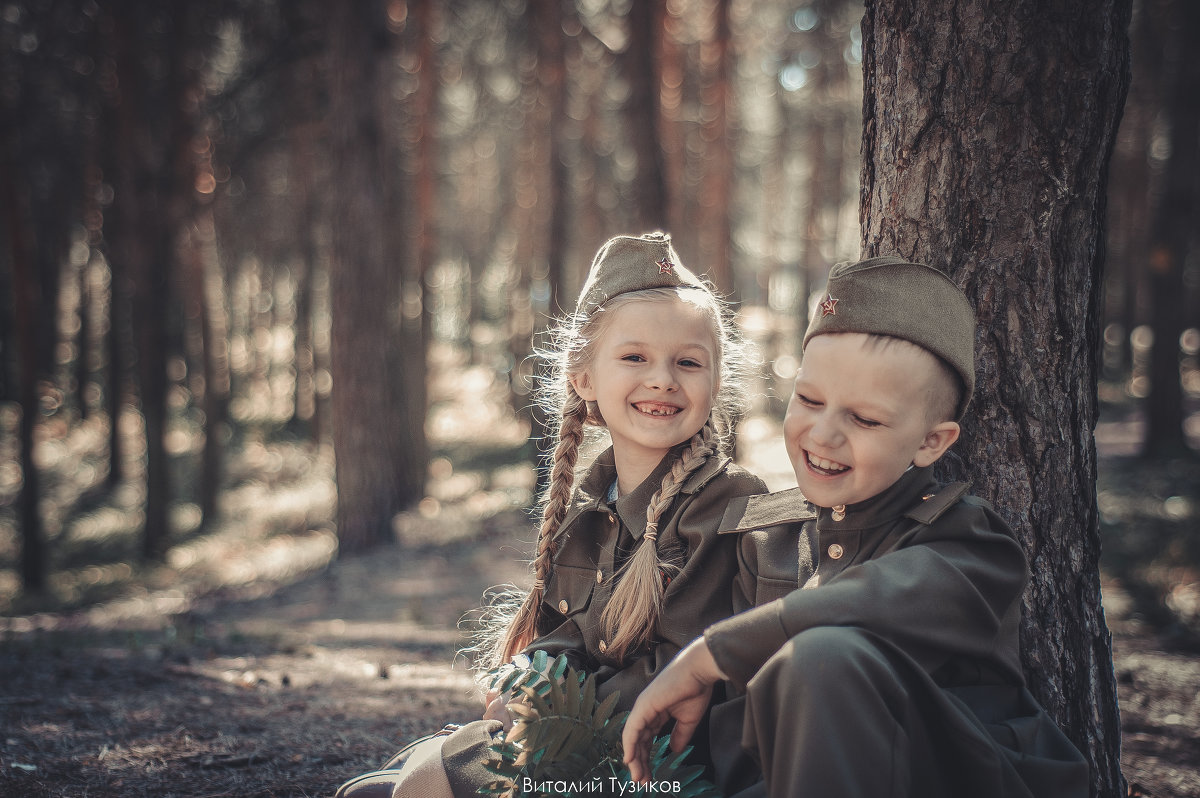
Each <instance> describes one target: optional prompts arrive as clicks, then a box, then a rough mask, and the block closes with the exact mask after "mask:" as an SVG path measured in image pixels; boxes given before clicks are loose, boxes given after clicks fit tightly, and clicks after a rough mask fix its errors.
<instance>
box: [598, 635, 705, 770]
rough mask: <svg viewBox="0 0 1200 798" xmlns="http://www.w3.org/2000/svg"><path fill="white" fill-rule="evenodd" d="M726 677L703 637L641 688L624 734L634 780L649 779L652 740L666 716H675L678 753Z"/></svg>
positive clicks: (673, 734) (674, 740) (674, 741)
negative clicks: (715, 685) (714, 685)
mask: <svg viewBox="0 0 1200 798" xmlns="http://www.w3.org/2000/svg"><path fill="white" fill-rule="evenodd" d="M724 678H725V674H724V673H722V672H721V669H720V668H719V667H718V666H717V662H716V660H714V659H713V656H712V652H711V651H709V650H708V643H706V642H705V640H704V638H703V637H700V638H697V639H696V640H694V641H693V642H691V643H690V644H688V647H687V648H685V649H684V650H683V651H681V652H679V655H678V656H677V657H675V659H674V661H672V662H671V664H670V665H668V666H667V667H666V668H664V669H663V672H662V673H660V674H659V675H658V676H657V677H655V679H654V681H652V682H650V685H649V686H648V687H647V688H646V689H645V690H643V691H642V694H641V695H640V696H638V699H637V701H636V702H634V705H633V709H632V710H630V712H629V717H628V719H626V721H625V731H624V732H623V733H622V734H621V742H622V743H623V744H624V746H625V763H626V764H627V765H629V775H630V776H631V777H632V778H633V780H634V781H635V782H638V783H644V782H645V781H647V780H648V779H649V778H650V743H651V742H652V741H653V740H654V735H655V734H657V733H658V730H659V729H661V728H662V725H663V724H664V723H666V722H667V719H668V718H674V719H675V728H674V729H673V730H672V731H671V750H672V751H675V752H676V753H678V752H680V751H682V750H683V749H684V747H685V746H686V745H687V743H688V740H690V739H692V734H693V733H694V732H695V731H696V727H697V726H698V725H699V724H700V720H701V719H702V718H703V717H704V710H706V709H707V708H708V701H709V698H711V697H712V688H713V684H715V683H716V682H719V681H720V680H722V679H724Z"/></svg>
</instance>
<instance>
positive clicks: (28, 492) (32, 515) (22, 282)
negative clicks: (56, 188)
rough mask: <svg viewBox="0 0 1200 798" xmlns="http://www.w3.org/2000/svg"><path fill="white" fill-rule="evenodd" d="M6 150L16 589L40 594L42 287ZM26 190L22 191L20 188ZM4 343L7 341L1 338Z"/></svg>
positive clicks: (43, 566)
mask: <svg viewBox="0 0 1200 798" xmlns="http://www.w3.org/2000/svg"><path fill="white" fill-rule="evenodd" d="M0 146H2V147H4V148H5V150H6V151H5V152H3V153H0V158H2V159H3V164H4V167H5V168H4V173H5V175H7V177H6V178H5V179H4V180H3V181H0V184H2V186H3V189H2V190H3V199H2V201H0V209H2V210H3V213H4V219H3V223H4V228H5V233H6V235H5V237H6V238H7V239H8V243H9V248H10V251H9V260H10V262H11V264H12V298H13V306H14V307H13V310H14V314H13V315H14V317H15V318H14V320H15V322H16V325H15V326H16V329H15V330H14V332H15V335H14V338H15V339H16V344H17V353H16V360H17V401H18V404H19V405H20V407H21V420H20V421H19V422H18V424H19V427H18V430H17V437H18V448H19V450H20V451H19V457H20V465H21V490H20V493H19V494H18V496H17V502H16V504H17V524H18V526H20V528H21V589H22V590H23V591H24V592H26V593H40V592H42V591H43V590H45V589H46V584H47V580H48V578H49V566H48V561H47V557H46V544H45V534H44V530H43V524H42V516H41V513H40V512H39V511H38V499H39V494H40V493H41V490H40V485H39V475H38V470H37V467H36V465H35V464H34V462H33V444H34V435H33V433H34V426H35V425H36V423H37V419H38V416H39V415H40V413H39V403H38V377H39V364H38V351H39V347H38V341H37V336H38V335H39V332H40V330H41V329H42V327H41V325H39V324H37V323H36V321H35V320H36V319H37V318H38V316H39V314H41V313H42V312H43V308H42V301H41V300H42V296H41V290H40V288H39V286H38V283H37V279H36V277H35V274H34V265H33V264H34V257H33V252H34V247H35V242H33V241H30V240H29V235H28V232H27V231H28V230H29V229H30V225H29V222H28V209H27V208H28V204H27V202H24V201H22V197H21V196H20V194H19V193H18V191H17V187H16V186H15V185H14V183H15V179H14V175H16V174H17V172H16V170H15V164H14V163H13V162H12V160H13V159H12V158H10V157H9V153H8V151H7V150H8V149H9V146H10V142H8V141H0ZM21 193H27V192H21ZM6 343H7V341H6Z"/></svg>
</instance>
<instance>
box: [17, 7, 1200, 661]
mask: <svg viewBox="0 0 1200 798" xmlns="http://www.w3.org/2000/svg"><path fill="white" fill-rule="evenodd" d="M1194 5H1195V4H1194V3H1193V2H1192V1H1191V0H1139V1H1138V2H1135V3H1134V14H1133V19H1132V25H1131V29H1130V37H1131V43H1132V54H1133V82H1132V84H1131V87H1130V90H1129V94H1128V99H1127V101H1126V104H1125V109H1124V116H1123V118H1122V122H1121V126H1120V132H1119V137H1118V139H1117V142H1116V146H1115V149H1114V151H1113V153H1112V159H1111V167H1110V174H1109V185H1108V195H1107V196H1108V223H1107V231H1106V238H1107V257H1106V264H1105V272H1104V299H1103V307H1102V309H1101V314H1102V329H1103V340H1102V342H1101V347H1100V351H1098V352H1097V353H1096V356H1097V358H1099V359H1100V363H1101V364H1102V371H1101V382H1100V386H1099V391H1100V396H1099V398H1100V407H1101V425H1100V430H1099V432H1098V433H1097V440H1098V443H1099V451H1100V455H1101V459H1100V488H1101V490H1100V493H1099V509H1100V517H1101V529H1102V532H1103V534H1104V536H1105V537H1104V545H1105V554H1104V560H1103V564H1104V567H1105V571H1106V573H1107V574H1108V576H1109V577H1111V578H1113V579H1116V580H1119V582H1120V583H1121V584H1122V585H1123V586H1124V588H1125V589H1126V590H1127V591H1128V593H1129V595H1130V596H1131V597H1132V600H1133V601H1134V603H1135V604H1136V608H1137V612H1138V614H1139V617H1142V618H1144V619H1145V620H1146V621H1148V622H1149V623H1150V624H1151V625H1152V626H1153V627H1154V629H1156V630H1157V631H1158V632H1160V633H1161V634H1162V635H1164V636H1165V638H1166V639H1169V640H1172V641H1174V643H1175V644H1176V645H1178V646H1179V647H1180V648H1181V649H1183V650H1188V651H1195V650H1200V646H1198V645H1197V641H1200V567H1198V566H1200V540H1197V538H1196V535H1195V530H1196V518H1197V512H1198V511H1197V504H1196V503H1197V501H1200V471H1198V470H1197V468H1196V460H1195V452H1196V449H1197V447H1198V446H1200V416H1197V415H1196V410H1197V406H1198V400H1200V360H1198V358H1200V249H1198V248H1197V244H1198V241H1197V234H1196V230H1197V229H1200V226H1198V225H1197V221H1200V219H1198V218H1197V217H1198V216H1200V211H1198V209H1200V204H1198V203H1197V195H1198V193H1200V157H1198V156H1200V71H1198V69H1197V62H1196V60H1195V59H1193V58H1191V57H1190V56H1191V53H1190V49H1189V48H1190V47H1191V46H1192V44H1193V43H1194V42H1195V41H1196V40H1197V36H1200V26H1198V25H1197V20H1196V16H1197V15H1196V13H1195V9H1194V8H1193V6H1194ZM862 14H863V7H862V4H861V2H854V0H756V1H755V2H747V1H746V0H647V2H641V0H575V2H559V1H558V0H454V1H453V2H435V1H434V0H409V1H408V2H405V1H404V0H390V1H389V2H374V1H373V2H361V3H360V2H355V3H333V4H330V3H326V2H322V1H321V0H290V1H285V0H207V2H192V3H161V2H154V1H153V0H13V1H10V0H0V124H2V127H0V192H2V194H0V213H2V218H0V633H2V634H14V635H15V634H18V633H26V632H29V631H31V630H37V629H53V628H54V627H55V625H56V624H60V623H61V618H63V617H64V613H84V614H88V613H90V614H89V615H88V616H87V617H88V618H89V619H90V621H91V622H95V623H113V624H115V623H118V622H121V621H122V619H123V620H124V621H128V620H129V619H130V618H136V617H137V616H139V615H140V614H142V613H146V612H150V613H151V614H156V615H164V614H166V615H169V614H172V613H186V612H187V611H188V610H189V608H190V607H192V606H193V602H194V601H195V600H196V599H197V597H199V596H203V595H205V594H207V593H211V592H213V591H217V590H221V589H224V588H228V587H229V586H231V585H234V586H236V585H246V584H250V583H255V582H258V581H262V580H267V581H271V580H274V581H275V582H280V583H286V582H289V581H294V580H295V579H297V578H299V577H300V576H302V575H304V574H308V573H312V572H314V571H318V570H320V569H322V568H325V567H326V566H327V565H328V564H329V563H330V562H331V560H333V559H334V558H337V557H339V556H340V557H342V558H345V557H347V556H348V555H351V554H356V553H360V552H364V551H368V550H371V549H372V548H373V547H377V546H379V545H380V544H383V543H388V542H394V541H396V540H401V541H402V540H404V539H405V535H406V534H409V533H411V531H412V529H413V528H415V527H420V528H422V529H427V528H429V526H428V525H429V524H430V523H433V524H436V525H439V526H438V528H439V529H441V530H443V531H444V532H445V534H453V530H456V529H460V528H462V527H463V525H471V524H476V525H478V524H481V523H482V524H486V523H487V522H488V519H492V518H495V517H497V516H498V514H501V515H502V514H504V513H511V512H513V510H514V508H516V509H520V508H526V507H528V506H530V505H531V504H532V503H533V497H534V495H535V486H536V483H537V473H536V460H537V454H538V449H537V446H536V439H537V437H538V435H539V434H540V430H541V429H542V425H543V423H544V420H543V419H541V418H538V417H537V416H536V414H534V413H533V411H532V409H531V407H530V399H529V387H530V380H531V377H532V376H533V370H534V368H535V363H534V361H533V360H532V359H531V358H530V357H529V355H530V353H531V351H532V346H533V343H534V340H535V337H536V334H537V332H538V331H539V330H540V329H542V328H543V327H544V326H545V325H546V323H547V321H548V319H549V318H550V317H551V316H553V315H555V314H557V313H558V312H559V311H560V309H562V308H564V307H570V306H571V305H572V303H573V301H574V297H575V295H576V292H577V290H578V288H579V284H580V281H581V278H582V276H583V274H584V272H585V269H586V266H587V264H588V262H589V261H590V258H591V256H592V254H593V253H594V251H595V250H596V248H597V247H598V246H599V245H600V243H602V242H603V241H604V240H605V239H606V238H607V237H608V236H610V235H612V234H614V233H617V232H633V233H637V232H644V231H648V230H653V229H664V230H669V231H670V232H671V233H672V235H673V237H674V239H675V243H676V248H677V249H678V250H679V252H680V253H681V256H682V257H683V260H684V261H685V263H687V264H688V265H689V266H690V267H691V268H692V269H694V270H696V271H698V272H705V273H706V274H707V275H708V276H709V277H710V278H711V279H712V280H714V282H715V283H716V284H717V285H718V286H719V287H720V288H721V289H722V290H723V291H725V292H726V293H727V294H728V295H729V296H730V298H731V299H732V300H733V301H734V302H735V303H736V304H737V307H738V309H739V319H740V321H741V323H742V325H743V327H744V328H745V330H746V331H747V334H748V335H749V337H750V338H752V339H753V340H754V341H755V342H756V343H757V344H758V347H759V350H760V353H761V355H762V358H763V361H764V365H763V370H762V384H761V387H762V393H763V396H762V397H761V398H760V399H759V400H758V405H757V406H756V408H755V412H754V414H752V416H751V418H750V419H749V420H748V421H747V422H746V424H745V425H744V426H743V429H742V437H741V442H742V447H741V451H742V452H743V453H745V456H746V458H747V459H754V458H755V456H756V455H754V454H753V453H748V452H747V450H748V444H749V443H756V444H758V443H761V444H762V447H763V451H767V452H768V453H767V454H759V455H757V457H758V460H757V461H756V464H757V465H758V466H759V467H760V470H762V471H764V472H765V473H764V475H765V476H766V477H767V478H768V480H769V481H770V482H771V483H772V486H773V487H784V486H786V485H787V480H788V472H787V466H786V462H783V463H782V467H780V463H779V462H777V461H773V460H772V459H771V457H770V455H769V447H770V445H771V444H770V441H771V440H772V438H773V436H774V435H775V434H776V430H775V426H774V425H775V424H777V423H778V420H779V418H780V417H781V415H782V407H783V400H782V399H780V398H779V397H786V396H787V392H788V388H787V385H788V381H789V380H790V378H791V376H792V374H793V373H794V370H795V367H796V365H797V361H796V358H795V355H796V353H797V351H798V340H797V335H798V332H799V331H800V330H802V329H803V327H804V324H805V319H806V308H807V307H808V306H809V303H810V297H811V296H812V295H813V294H814V293H815V292H818V291H819V290H820V288H821V286H822V283H823V280H824V277H825V274H826V272H827V270H828V268H829V266H831V265H832V264H833V263H835V262H837V261H839V260H846V259H853V258H856V257H857V256H858V255H859V249H860V246H861V241H862V239H861V233H860V229H859V220H860V211H859V203H860V191H859V185H858V182H859V147H860V134H861V114H862V96H863V86H862V69H861V61H862V48H861V45H862V34H861V31H860V28H859V20H860V19H861V17H862ZM1034 367H1035V368H1036V367H1037V364H1034ZM335 451H336V453H337V458H336V462H335V457H334V453H335ZM516 525H517V526H519V525H520V524H519V522H518V523H517V524H516ZM406 530H407V531H406ZM514 559H515V556H514Z"/></svg>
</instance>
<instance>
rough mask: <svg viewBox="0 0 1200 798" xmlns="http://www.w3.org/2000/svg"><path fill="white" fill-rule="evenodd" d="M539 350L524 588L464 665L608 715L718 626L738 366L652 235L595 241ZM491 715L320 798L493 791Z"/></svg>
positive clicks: (491, 702)
mask: <svg viewBox="0 0 1200 798" xmlns="http://www.w3.org/2000/svg"><path fill="white" fill-rule="evenodd" d="M552 341H553V345H552V347H551V350H550V351H549V352H548V353H544V354H547V355H548V356H549V357H550V359H551V363H552V365H553V369H552V375H551V376H550V377H549V378H548V379H547V380H546V382H545V383H544V384H543V385H541V386H540V388H541V391H542V397H541V399H542V401H543V402H544V403H545V404H546V405H547V406H548V407H551V408H552V409H553V411H554V415H555V416H557V417H558V418H559V419H560V426H559V431H558V439H557V442H556V445H555V448H554V451H553V456H552V468H551V474H550V483H549V486H548V488H547V490H546V494H545V496H544V497H543V509H542V521H541V525H540V528H539V530H538V539H537V548H536V554H535V557H534V560H533V587H532V589H531V590H530V591H529V593H528V594H527V595H525V596H524V597H523V600H521V601H520V603H519V606H517V607H516V608H515V611H513V612H510V613H508V614H507V615H506V616H505V617H504V620H503V623H502V624H500V625H499V632H498V634H496V635H495V639H494V641H493V642H492V643H491V645H490V646H485V652H484V653H485V656H484V657H483V662H482V663H481V664H483V665H485V666H487V667H492V668H494V667H497V666H499V665H502V664H503V663H505V662H508V661H509V660H510V659H512V660H514V661H517V662H527V661H528V660H527V657H528V655H529V654H530V653H531V652H534V651H537V650H544V651H546V652H547V653H548V654H550V655H551V656H556V655H558V654H564V653H565V654H566V655H567V657H568V659H569V661H570V662H571V664H572V665H573V666H574V667H576V668H577V669H580V670H584V671H587V672H589V673H595V674H596V681H597V684H598V691H597V692H598V696H599V698H601V699H602V698H604V697H606V696H607V695H609V694H611V693H613V692H615V691H620V697H619V699H618V705H617V708H618V711H619V710H622V709H628V708H630V707H631V706H632V705H633V702H634V699H636V698H637V696H638V693H640V692H641V690H642V689H643V688H644V687H645V686H646V685H647V684H648V683H649V682H650V680H651V679H652V678H653V677H654V675H655V674H656V673H657V672H658V671H660V670H661V669H662V668H663V667H665V665H666V664H667V663H668V662H669V661H670V660H671V658H672V657H674V656H675V654H676V653H677V652H678V651H679V650H680V649H681V648H682V647H683V646H685V645H687V643H689V642H690V641H691V640H693V639H694V638H696V637H697V636H699V635H700V634H701V633H702V632H703V630H704V629H705V628H706V627H707V626H709V625H710V624H712V623H713V622H715V621H717V620H720V619H722V618H724V617H726V616H728V615H729V614H730V613H731V607H730V599H729V594H730V585H731V583H732V581H733V579H734V577H735V575H736V572H737V549H736V543H737V542H736V539H735V536H721V537H718V535H717V528H718V526H719V524H720V521H721V518H722V516H723V514H724V512H725V508H726V505H727V504H728V503H729V502H730V500H731V499H733V498H735V497H737V496H745V495H750V494H755V493H763V492H765V491H766V486H765V485H764V484H763V483H762V481H761V480H759V479H758V478H757V477H755V476H753V475H751V474H749V473H748V472H746V471H744V470H742V469H741V468H739V467H737V466H735V465H733V464H732V463H731V462H730V456H729V448H730V440H729V431H730V428H731V424H732V422H733V420H734V418H735V416H736V415H738V413H739V411H741V410H742V404H743V402H744V400H745V396H746V392H745V390H744V389H743V386H742V385H741V381H740V377H741V374H742V371H743V368H744V365H745V362H746V357H745V350H744V345H743V344H742V343H741V341H740V340H739V338H738V337H737V334H736V332H735V330H734V328H733V325H732V324H731V322H730V321H729V319H728V318H727V315H726V313H725V312H724V308H723V306H722V305H721V303H720V301H719V300H718V299H717V297H716V296H715V295H714V294H713V292H712V291H711V290H710V289H709V287H708V286H707V285H706V284H705V283H704V282H702V281H701V280H700V279H698V278H697V277H696V276H695V275H694V274H692V272H690V271H688V270H687V269H686V268H684V267H683V266H682V265H681V264H680V262H679V257H678V255H677V254H676V253H675V250H674V248H673V247H672V246H671V241H670V238H669V237H668V236H666V235H664V234H662V233H653V234H650V235H645V236H640V237H632V236H619V237H617V238H614V239H611V240H610V241H608V242H607V243H606V244H605V245H604V246H603V247H602V248H601V249H600V251H599V252H598V253H597V255H596V257H595V259H594V260H593V261H592V266H591V269H590V271H589V274H588V278H587V281H586V282H585V284H584V287H583V291H582V292H581V295H580V298H579V302H578V304H577V306H576V311H575V314H574V315H573V316H572V317H570V318H569V319H567V320H566V321H565V322H563V323H562V324H561V325H560V328H559V329H558V331H557V332H556V334H555V335H554V336H553V338H552ZM593 429H594V430H600V429H604V430H607V433H608V437H609V438H610V439H611V445H610V446H609V448H608V449H606V450H605V451H604V452H602V453H601V454H600V455H598V456H597V457H596V458H595V459H594V461H593V462H592V463H591V464H590V465H589V466H588V467H587V469H586V471H585V472H584V474H583V475H582V476H581V477H580V478H579V479H578V480H576V462H577V459H578V457H579V453H580V450H581V449H582V448H585V438H586V437H587V433H588V432H589V431H590V430H593ZM507 700H509V699H508V697H506V696H505V697H501V696H495V695H493V694H489V696H488V706H487V709H486V711H485V715H484V719H483V720H480V721H476V722H474V723H470V724H467V725H466V726H463V727H461V728H453V729H452V728H450V727H448V728H447V729H446V730H443V732H439V733H438V734H437V735H434V736H433V737H430V738H425V739H424V740H421V741H418V743H417V744H414V745H410V746H409V747H408V748H406V749H405V750H404V751H402V752H401V753H400V754H398V755H397V756H396V757H394V758H393V759H392V760H391V761H390V762H388V764H387V765H385V766H384V769H383V770H381V771H377V772H375V773H368V774H365V775H363V776H359V777H358V778H356V779H354V780H352V781H350V782H348V783H346V784H345V785H343V786H342V788H341V790H339V791H338V796H339V797H340V798H400V797H401V796H409V795H413V796H417V795H420V796H467V795H475V794H476V791H477V790H478V789H479V788H480V787H482V786H485V785H486V784H488V783H490V782H492V781H494V780H495V776H494V775H492V774H491V773H489V772H488V771H487V770H486V769H485V764H486V762H487V761H488V757H489V750H488V746H489V745H490V743H491V741H492V736H493V735H494V734H496V733H497V732H499V731H500V730H501V729H502V728H503V727H504V726H505V725H507V724H508V722H509V721H508V713H507V710H506V709H504V706H505V702H506V701H507Z"/></svg>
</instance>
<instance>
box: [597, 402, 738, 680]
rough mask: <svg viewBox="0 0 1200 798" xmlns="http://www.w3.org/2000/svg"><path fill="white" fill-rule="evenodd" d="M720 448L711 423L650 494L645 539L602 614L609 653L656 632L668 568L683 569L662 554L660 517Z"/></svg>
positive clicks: (619, 653)
mask: <svg viewBox="0 0 1200 798" xmlns="http://www.w3.org/2000/svg"><path fill="white" fill-rule="evenodd" d="M717 450H718V437H717V435H716V433H715V432H714V431H713V428H712V426H711V425H710V424H708V423H706V424H705V425H704V426H703V427H701V428H700V431H699V432H697V433H696V434H695V435H693V436H692V440H691V445H689V446H688V448H687V449H686V450H684V451H683V452H682V454H681V455H680V457H679V459H678V460H676V461H675V463H674V464H673V465H672V466H671V470H670V471H669V472H668V473H667V475H666V476H664V477H663V481H662V485H661V486H660V487H659V489H658V492H657V493H655V494H654V496H653V497H652V498H651V499H650V504H649V506H648V507H647V508H646V532H645V534H644V535H643V536H642V542H641V543H640V544H639V545H638V549H637V551H636V552H634V554H633V556H632V557H630V558H629V560H628V561H627V562H626V563H625V565H624V566H623V567H622V568H621V571H620V572H619V573H618V574H617V576H616V579H617V580H618V581H617V586H616V588H615V589H614V590H613V594H612V597H611V598H610V599H609V602H608V606H606V607H605V608H604V612H603V613H602V614H601V616H600V623H601V626H602V627H603V629H604V633H605V636H606V637H608V638H609V643H608V649H607V652H606V653H607V654H608V655H609V656H610V657H612V658H614V659H616V660H618V661H619V660H623V659H624V658H625V655H626V654H627V653H628V652H630V651H634V650H636V649H638V648H640V647H641V646H643V645H644V644H646V643H647V642H648V641H649V640H650V638H651V637H652V636H653V635H654V632H655V631H656V629H657V626H658V618H659V616H660V615H661V614H662V602H663V594H664V593H665V592H666V586H665V585H664V584H663V573H664V572H666V571H667V570H668V569H673V568H677V566H672V565H669V564H667V563H664V562H663V561H662V560H660V559H659V556H658V520H659V518H661V517H662V514H663V513H664V512H666V511H667V508H669V507H670V506H671V503H672V502H673V501H674V500H675V497H676V496H677V495H678V494H679V491H680V490H681V489H682V488H683V483H684V482H686V481H687V478H688V476H690V475H691V474H692V473H693V472H694V471H695V470H696V469H697V468H699V467H700V466H701V465H703V464H704V462H705V461H706V460H707V459H708V458H709V456H710V455H712V454H713V453H714V452H716V451H717Z"/></svg>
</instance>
